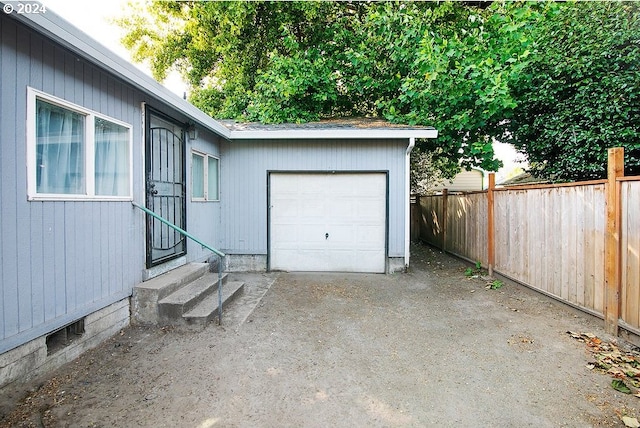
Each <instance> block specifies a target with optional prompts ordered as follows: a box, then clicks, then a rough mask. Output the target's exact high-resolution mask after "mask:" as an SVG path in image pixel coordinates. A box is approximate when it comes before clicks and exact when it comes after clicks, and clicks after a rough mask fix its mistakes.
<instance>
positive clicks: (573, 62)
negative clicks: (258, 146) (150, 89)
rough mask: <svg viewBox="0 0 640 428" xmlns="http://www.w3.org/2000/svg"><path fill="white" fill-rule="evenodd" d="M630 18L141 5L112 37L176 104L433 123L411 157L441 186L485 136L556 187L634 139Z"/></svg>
mask: <svg viewBox="0 0 640 428" xmlns="http://www.w3.org/2000/svg"><path fill="white" fill-rule="evenodd" d="M476 3H477V4H480V5H481V6H482V7H478V5H477V4H476ZM474 4H475V5H474ZM636 9H637V6H635V4H625V3H616V4H612V5H607V4H603V3H600V2H590V3H581V4H580V5H577V4H574V3H566V4H564V3H555V2H544V3H539V2H491V3H490V2H484V3H482V2H466V3H462V2H329V1H322V2H277V1H276V2H265V1H255V2H199V1H192V2H189V1H186V2H167V1H161V0H152V1H150V2H149V3H147V4H146V6H145V9H144V11H137V12H135V11H134V12H132V13H131V14H130V17H129V18H127V19H123V20H122V21H121V25H122V26H123V27H124V28H125V29H126V30H127V36H126V37H125V40H124V43H125V45H126V46H128V47H129V49H130V50H131V51H132V52H133V53H134V57H135V58H136V59H138V60H146V61H149V62H150V63H151V66H152V70H153V72H154V75H155V76H156V77H157V78H159V79H162V78H163V77H164V76H165V75H166V73H167V71H168V70H169V69H170V68H176V69H178V70H179V71H181V73H182V74H183V75H184V76H185V77H186V78H187V79H188V81H189V82H190V84H191V86H192V91H191V97H190V99H191V101H192V102H193V103H194V104H195V105H196V106H198V107H199V108H201V109H202V110H204V111H205V112H207V113H209V114H210V115H212V116H214V117H217V118H235V119H241V120H256V121H262V122H271V123H273V122H306V121H313V120H317V119H321V118H324V117H336V116H359V115H363V116H377V117H384V118H386V119H388V120H390V121H392V122H397V123H405V124H410V125H428V126H434V127H436V128H437V129H438V132H439V137H438V139H437V140H435V141H421V142H419V143H418V147H417V148H416V152H417V153H425V154H428V156H427V157H428V158H429V163H430V164H431V165H436V166H437V168H439V169H440V170H441V171H443V172H444V174H445V176H446V177H451V176H453V175H454V174H455V173H456V172H457V171H458V170H459V169H460V167H481V168H484V169H486V170H496V169H497V168H498V167H499V166H500V162H499V161H497V160H496V159H494V153H493V148H492V144H491V142H492V139H493V138H495V137H499V138H501V139H502V140H503V141H504V140H508V141H512V142H514V143H515V144H516V145H517V147H519V148H520V149H521V150H522V151H523V152H525V153H526V154H527V155H528V156H529V159H530V160H531V161H532V162H533V163H534V165H536V166H538V167H543V168H542V171H543V172H541V174H545V175H546V176H552V177H554V178H558V179H569V178H583V177H584V171H583V168H582V167H583V166H586V170H587V171H588V172H587V176H589V177H590V176H592V175H593V176H595V175H597V174H599V173H600V171H601V166H602V165H603V162H602V161H603V158H602V157H601V153H602V152H603V150H604V149H603V147H609V146H610V145H620V144H623V143H624V144H628V146H629V147H631V146H632V145H633V143H632V141H633V140H634V139H636V140H637V138H636V137H637V135H636V132H635V131H634V130H633V129H632V128H631V126H630V124H631V123H632V122H633V121H635V122H636V123H637V115H638V114H640V113H639V109H638V108H637V107H638V103H637V97H638V96H639V95H638V94H639V93H640V92H639V91H638V90H637V89H638V84H639V83H638V82H640V80H639V79H637V67H638V65H637V63H638V61H637V59H638V52H637V51H638V40H640V38H639V37H638V34H637V31H638V29H639V28H640V27H639V26H638V25H637V24H638V22H637V14H636V12H635V11H636ZM595 28H597V29H598V31H594V29H595ZM594 34H597V36H594ZM634 79H635V80H634ZM596 124H597V125H598V126H597V127H596V126H595V125H596ZM605 128H606V129H605ZM589 156H590V158H589V159H590V160H589V161H586V160H585V159H587V157H589ZM417 157H418V156H417ZM417 157H416V158H417ZM632 160H633V159H632ZM636 161H637V159H636ZM552 165H555V166H552ZM563 171H571V174H568V175H567V174H565V175H562V174H561V173H562V172H563ZM414 181H415V180H414ZM416 182H417V181H416Z"/></svg>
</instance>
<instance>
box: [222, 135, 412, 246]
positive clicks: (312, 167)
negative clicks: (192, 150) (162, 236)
mask: <svg viewBox="0 0 640 428" xmlns="http://www.w3.org/2000/svg"><path fill="white" fill-rule="evenodd" d="M407 144H408V141H406V140H391V141H373V142H372V141H360V140H350V141H330V140H312V141H295V140H286V141H273V140H268V141H251V142H233V143H226V144H224V145H223V152H222V162H221V171H222V185H223V187H222V189H223V193H222V194H221V200H222V223H223V224H225V225H229V227H225V228H224V229H223V230H222V235H221V239H220V244H219V245H220V246H221V247H222V248H223V249H224V250H225V251H226V252H228V253H229V254H259V255H265V254H267V171H387V170H388V171H389V189H390V190H389V254H388V256H389V257H404V214H405V195H404V187H405V186H404V177H405V159H406V157H405V150H406V147H407ZM231 146H232V147H231ZM231 148H232V150H230V149H231Z"/></svg>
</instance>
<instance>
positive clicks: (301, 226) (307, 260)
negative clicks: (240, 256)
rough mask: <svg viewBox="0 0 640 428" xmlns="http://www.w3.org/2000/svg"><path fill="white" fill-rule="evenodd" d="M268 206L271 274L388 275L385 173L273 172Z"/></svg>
mask: <svg viewBox="0 0 640 428" xmlns="http://www.w3.org/2000/svg"><path fill="white" fill-rule="evenodd" d="M269 201H270V203H269V208H270V225H269V226H270V228H269V232H270V253H269V256H270V263H269V264H270V268H271V269H272V270H284V271H297V272H318V271H325V272H326V271H330V272H375V273H384V272H385V265H386V217H387V214H386V213H387V175H386V174H385V173H300V174H298V173H295V174H294V173H271V174H270V185H269Z"/></svg>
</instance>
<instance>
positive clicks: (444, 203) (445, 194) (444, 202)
mask: <svg viewBox="0 0 640 428" xmlns="http://www.w3.org/2000/svg"><path fill="white" fill-rule="evenodd" d="M448 197H449V189H442V251H447V205H448V202H447V198H448Z"/></svg>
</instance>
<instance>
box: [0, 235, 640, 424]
mask: <svg viewBox="0 0 640 428" xmlns="http://www.w3.org/2000/svg"><path fill="white" fill-rule="evenodd" d="M467 267H468V265H467V264H465V263H463V262H461V261H459V260H457V259H454V258H451V257H448V256H446V255H444V254H442V253H440V252H439V251H437V250H433V249H431V248H429V247H423V246H414V247H413V249H412V268H411V269H410V272H409V273H406V274H394V275H357V274H308V273H307V274H296V273H279V274H276V273H273V274H254V276H253V277H252V276H251V275H247V276H246V278H247V280H250V279H251V278H253V279H254V285H253V286H252V285H251V284H250V283H249V282H248V285H249V286H250V290H249V293H248V295H249V296H252V297H251V298H249V297H247V298H245V299H244V300H243V301H241V302H239V304H237V305H236V306H235V307H232V306H229V308H228V309H227V312H226V313H225V318H224V320H223V326H217V325H214V324H211V325H210V326H208V327H207V328H205V329H204V330H202V331H197V332H194V331H191V332H188V331H186V332H185V331H180V330H175V329H167V328H164V329H162V328H140V327H132V328H128V329H126V330H123V331H122V332H121V333H120V334H119V335H117V336H115V337H113V338H112V339H110V340H109V341H107V342H106V343H104V345H102V346H100V347H99V348H97V349H95V350H92V351H89V352H88V353H86V354H84V355H83V356H81V357H80V358H79V359H77V360H76V361H74V362H72V363H70V364H68V365H66V366H64V367H63V368H61V369H60V370H58V371H56V372H55V373H53V374H52V375H51V376H49V377H47V378H44V379H40V380H38V381H37V382H33V383H30V384H29V385H12V386H10V387H8V388H5V389H4V390H3V391H1V392H0V394H1V395H0V411H1V412H2V413H1V414H0V425H1V426H12V427H14V426H17V427H28V426H46V427H108V426H115V427H165V426H166V427H194V428H208V427H327V426H332V427H354V426H357V427H414V426H415V427H423V426H438V427H440V426H452V427H461V426H466V427H469V426H478V427H505V426H535V427H555V426H567V427H585V426H607V427H608V426H624V424H623V423H622V422H621V417H622V416H630V417H638V410H637V409H638V403H639V401H638V400H640V398H637V397H635V396H633V395H630V394H622V393H620V392H618V391H616V390H614V389H613V388H612V387H611V381H612V378H611V377H610V376H609V375H607V374H604V373H602V372H598V371H597V370H594V369H590V368H589V367H590V366H589V367H588V366H587V364H588V363H589V362H590V361H591V360H592V359H593V358H592V354H591V352H590V351H588V349H587V347H586V346H585V343H582V342H580V341H577V340H575V339H574V338H572V337H570V336H569V335H568V334H567V333H566V332H567V331H568V330H571V331H575V332H588V333H593V334H595V335H597V336H598V337H600V338H602V339H603V340H611V339H612V338H610V337H607V336H606V335H605V334H604V332H603V328H602V324H603V323H602V322H601V321H599V320H596V319H593V318H591V317H589V316H587V315H584V314H581V313H578V312H576V311H574V310H572V309H570V308H567V307H565V306H563V305H560V304H558V303H557V302H554V301H552V300H550V299H549V298H547V297H545V296H542V295H540V294H537V293H535V292H532V291H530V290H528V289H526V288H524V287H521V286H518V285H515V284H505V285H504V286H503V287H502V288H500V289H497V290H492V289H486V288H485V285H486V280H483V279H481V278H475V279H468V278H467V277H465V275H464V270H465V268H467ZM255 284H260V285H259V286H255ZM251 287H254V288H253V289H252V288H251ZM263 295H264V296H263ZM256 296H257V297H256ZM253 306H255V310H253V311H252V312H250V311H251V310H252V309H253ZM620 345H622V343H621V344H620Z"/></svg>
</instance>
